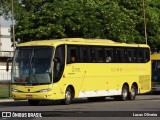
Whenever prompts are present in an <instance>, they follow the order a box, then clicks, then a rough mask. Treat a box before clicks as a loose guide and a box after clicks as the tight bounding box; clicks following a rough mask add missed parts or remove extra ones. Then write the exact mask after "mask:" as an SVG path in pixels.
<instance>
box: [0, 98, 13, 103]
mask: <svg viewBox="0 0 160 120" xmlns="http://www.w3.org/2000/svg"><path fill="white" fill-rule="evenodd" d="M12 101H14V100H13V99H0V102H12Z"/></svg>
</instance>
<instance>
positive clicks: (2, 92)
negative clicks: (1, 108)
mask: <svg viewBox="0 0 160 120" xmlns="http://www.w3.org/2000/svg"><path fill="white" fill-rule="evenodd" d="M9 87H10V85H7V84H0V99H1V98H9V97H10V88H9Z"/></svg>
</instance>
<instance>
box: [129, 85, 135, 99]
mask: <svg viewBox="0 0 160 120" xmlns="http://www.w3.org/2000/svg"><path fill="white" fill-rule="evenodd" d="M136 94H137V88H136V86H135V85H132V87H131V91H130V92H129V96H128V99H129V100H134V99H135V98H136Z"/></svg>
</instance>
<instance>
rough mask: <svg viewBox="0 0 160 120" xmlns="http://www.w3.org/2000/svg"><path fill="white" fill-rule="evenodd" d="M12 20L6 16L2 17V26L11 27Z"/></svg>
mask: <svg viewBox="0 0 160 120" xmlns="http://www.w3.org/2000/svg"><path fill="white" fill-rule="evenodd" d="M11 23H12V22H11V20H8V21H7V20H4V18H3V17H1V26H2V27H10V25H11Z"/></svg>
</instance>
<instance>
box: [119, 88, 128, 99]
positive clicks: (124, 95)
mask: <svg viewBox="0 0 160 120" xmlns="http://www.w3.org/2000/svg"><path fill="white" fill-rule="evenodd" d="M128 93H129V91H128V87H127V86H126V85H123V87H122V95H121V96H120V100H122V101H125V100H127V99H128Z"/></svg>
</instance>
